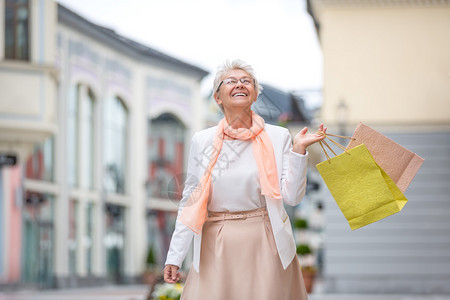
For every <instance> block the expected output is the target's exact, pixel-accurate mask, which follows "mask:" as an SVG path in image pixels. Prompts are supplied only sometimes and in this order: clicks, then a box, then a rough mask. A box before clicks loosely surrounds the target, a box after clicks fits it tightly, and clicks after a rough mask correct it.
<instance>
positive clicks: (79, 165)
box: [67, 84, 95, 189]
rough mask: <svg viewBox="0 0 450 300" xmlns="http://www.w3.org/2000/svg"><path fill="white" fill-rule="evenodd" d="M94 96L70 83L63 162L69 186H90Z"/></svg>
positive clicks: (91, 181)
mask: <svg viewBox="0 0 450 300" xmlns="http://www.w3.org/2000/svg"><path fill="white" fill-rule="evenodd" d="M94 109H95V97H94V94H93V92H92V90H91V89H90V88H89V87H87V86H86V85H82V84H79V85H76V86H74V87H73V88H72V89H71V91H70V95H69V98H68V103H67V164H68V182H69V185H70V186H73V187H81V188H84V189H94V140H95V111H94Z"/></svg>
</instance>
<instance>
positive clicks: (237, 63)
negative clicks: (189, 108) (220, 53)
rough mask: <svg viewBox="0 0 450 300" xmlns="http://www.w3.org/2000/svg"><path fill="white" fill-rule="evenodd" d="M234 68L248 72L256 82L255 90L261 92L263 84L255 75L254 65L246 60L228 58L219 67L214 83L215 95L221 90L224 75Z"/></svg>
mask: <svg viewBox="0 0 450 300" xmlns="http://www.w3.org/2000/svg"><path fill="white" fill-rule="evenodd" d="M232 70H242V71H244V72H246V73H247V74H248V75H250V76H251V77H252V79H253V82H254V87H255V91H256V92H257V93H258V96H259V94H261V91H262V89H263V88H262V86H261V85H260V84H259V83H258V80H257V79H256V76H255V71H254V70H253V68H252V66H250V65H249V64H247V63H246V62H244V61H243V60H240V59H235V60H233V61H231V62H230V61H229V60H226V61H225V62H224V63H223V64H222V65H221V66H219V67H218V68H217V73H216V77H215V78H214V85H213V91H214V93H213V96H215V95H216V94H217V93H218V92H219V85H220V83H221V82H222V80H223V79H224V77H225V76H226V75H227V74H228V73H230V72H231V71H232Z"/></svg>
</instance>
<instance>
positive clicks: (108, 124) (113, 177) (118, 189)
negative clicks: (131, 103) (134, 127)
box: [104, 97, 128, 194]
mask: <svg viewBox="0 0 450 300" xmlns="http://www.w3.org/2000/svg"><path fill="white" fill-rule="evenodd" d="M127 142H128V111H127V109H126V107H125V105H124V103H123V101H122V100H121V99H120V98H119V97H114V98H110V99H108V100H107V101H106V102H105V107H104V167H105V181H104V184H105V189H106V191H107V192H112V193H119V194H124V193H125V178H126V170H127Z"/></svg>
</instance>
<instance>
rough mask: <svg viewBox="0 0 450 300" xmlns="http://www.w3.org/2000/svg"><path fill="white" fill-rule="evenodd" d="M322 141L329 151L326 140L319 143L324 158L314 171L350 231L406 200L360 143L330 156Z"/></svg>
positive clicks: (381, 217)
mask: <svg viewBox="0 0 450 300" xmlns="http://www.w3.org/2000/svg"><path fill="white" fill-rule="evenodd" d="M327 138H328V137H327ZM330 140H331V139H330ZM331 141H332V142H333V143H335V144H336V145H338V146H340V148H341V149H345V148H344V147H343V146H341V145H339V144H337V143H336V142H334V141H333V140H331ZM322 143H324V145H325V146H327V147H328V148H329V149H330V150H331V147H329V145H328V144H327V143H326V142H324V141H322V142H321V143H320V145H321V146H322V149H323V150H324V152H325V155H326V156H327V160H326V161H324V162H321V163H319V164H317V166H316V167H317V170H318V171H319V173H320V175H321V176H322V178H323V180H324V181H325V183H326V185H327V187H328V189H329V190H330V192H331V195H332V196H333V198H334V200H335V201H336V203H337V205H338V206H339V208H340V210H341V211H342V213H343V214H344V216H345V218H346V219H347V221H348V223H349V225H350V228H351V229H352V230H354V229H358V228H361V227H363V226H365V225H368V224H371V223H373V222H376V221H378V220H381V219H383V218H385V217H388V216H390V215H392V214H395V213H397V212H399V211H401V210H402V208H403V207H404V206H405V204H406V202H407V201H408V200H407V199H406V197H405V196H404V195H403V193H402V192H401V191H400V189H399V188H398V187H397V186H396V185H395V183H394V182H393V181H392V179H391V178H389V176H388V175H387V174H386V173H385V172H384V171H383V169H382V168H380V166H378V165H377V164H376V162H375V160H374V159H373V157H372V155H371V154H370V152H369V151H368V150H367V148H366V146H365V145H364V144H362V145H359V146H357V147H355V148H352V149H350V150H346V151H345V152H344V153H342V154H340V155H337V156H335V157H333V158H330V157H329V156H328V154H327V152H326V151H325V148H324V147H323V145H322ZM331 151H332V152H333V153H334V154H336V153H335V152H334V151H333V150H331Z"/></svg>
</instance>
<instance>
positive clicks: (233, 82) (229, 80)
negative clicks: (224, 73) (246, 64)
mask: <svg viewBox="0 0 450 300" xmlns="http://www.w3.org/2000/svg"><path fill="white" fill-rule="evenodd" d="M239 81H240V82H241V83H242V84H243V85H251V84H252V80H251V79H250V78H248V77H243V78H241V79H236V78H233V77H231V78H225V79H224V80H222V82H221V83H220V84H219V86H218V87H217V92H218V91H219V89H220V87H221V86H222V84H225V85H226V86H236V85H237V84H238V82H239Z"/></svg>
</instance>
